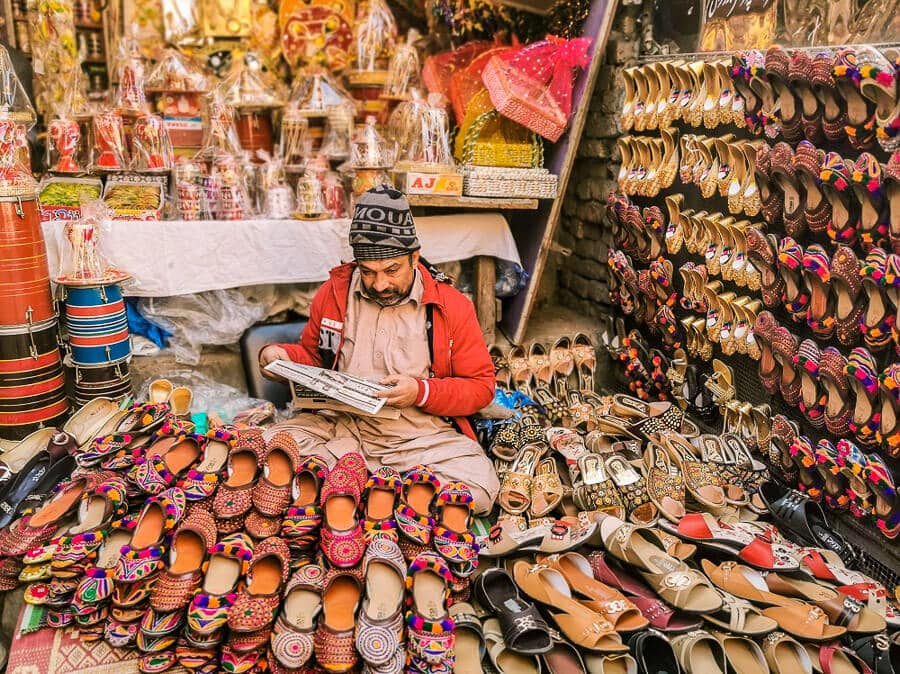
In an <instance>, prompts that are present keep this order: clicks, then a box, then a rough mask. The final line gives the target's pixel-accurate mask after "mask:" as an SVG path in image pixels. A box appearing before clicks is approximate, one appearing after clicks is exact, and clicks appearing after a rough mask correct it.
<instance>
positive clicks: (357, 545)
mask: <svg viewBox="0 0 900 674" xmlns="http://www.w3.org/2000/svg"><path fill="white" fill-rule="evenodd" d="M354 456H358V455H354V454H345V455H344V456H342V457H341V458H340V459H338V461H337V463H336V464H335V465H334V468H332V469H331V471H330V472H329V473H328V477H326V478H325V483H324V484H323V485H322V495H321V499H320V500H321V503H322V530H321V534H320V535H321V541H322V552H323V553H324V555H325V557H326V559H328V561H329V562H330V563H331V564H332V565H333V566H336V567H339V568H347V567H353V566H356V565H357V564H359V562H360V561H361V560H362V557H363V553H364V552H365V549H366V542H365V536H364V535H363V530H362V525H361V524H360V521H359V513H358V511H359V502H360V499H361V497H362V487H361V486H360V483H359V479H358V473H357V472H356V471H354V470H353V469H352V465H351V462H352V461H353V460H354V459H352V458H350V459H348V457H354ZM348 465H350V466H351V467H350V468H348Z"/></svg>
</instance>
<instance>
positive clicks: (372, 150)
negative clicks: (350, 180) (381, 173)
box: [350, 116, 397, 169]
mask: <svg viewBox="0 0 900 674" xmlns="http://www.w3.org/2000/svg"><path fill="white" fill-rule="evenodd" d="M396 161H397V143H396V142H395V141H393V140H388V139H386V138H385V137H384V136H382V135H381V134H380V133H379V132H378V128H377V127H376V120H375V117H372V116H369V117H366V123H365V126H363V127H362V128H361V129H360V130H359V131H358V132H357V133H356V135H355V136H354V138H353V142H351V143H350V164H351V165H352V166H353V168H355V169H389V168H391V167H393V165H394V163H395V162H396Z"/></svg>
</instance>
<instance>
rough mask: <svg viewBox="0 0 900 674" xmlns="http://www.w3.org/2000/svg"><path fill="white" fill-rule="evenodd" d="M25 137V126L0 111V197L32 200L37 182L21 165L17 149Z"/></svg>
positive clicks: (28, 169) (23, 165)
mask: <svg viewBox="0 0 900 674" xmlns="http://www.w3.org/2000/svg"><path fill="white" fill-rule="evenodd" d="M24 135H25V126H24V125H23V124H20V123H19V122H17V121H15V120H14V119H12V118H10V117H9V115H8V114H6V113H4V112H2V111H0V197H26V198H29V199H34V198H35V196H36V193H37V182H36V181H35V179H34V177H33V176H32V175H31V167H30V166H26V165H25V164H23V163H22V161H21V158H20V155H19V153H18V147H19V144H20V143H21V139H22V137H24Z"/></svg>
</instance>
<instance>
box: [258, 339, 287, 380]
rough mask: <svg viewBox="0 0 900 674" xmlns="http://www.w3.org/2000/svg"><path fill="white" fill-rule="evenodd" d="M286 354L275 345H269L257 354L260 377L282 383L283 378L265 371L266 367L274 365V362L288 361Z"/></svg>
mask: <svg viewBox="0 0 900 674" xmlns="http://www.w3.org/2000/svg"><path fill="white" fill-rule="evenodd" d="M290 359H291V358H290V356H288V352H287V351H285V350H284V349H283V348H282V347H280V346H278V345H277V344H269V346H267V347H266V348H264V349H263V350H262V351H260V352H259V371H260V372H261V373H262V376H263V377H265V378H266V379H271V380H272V381H284V377H279V376H278V375H276V374H272V373H271V372H269V371H268V370H267V369H266V365H268V364H269V363H274V362H275V361H276V360H290Z"/></svg>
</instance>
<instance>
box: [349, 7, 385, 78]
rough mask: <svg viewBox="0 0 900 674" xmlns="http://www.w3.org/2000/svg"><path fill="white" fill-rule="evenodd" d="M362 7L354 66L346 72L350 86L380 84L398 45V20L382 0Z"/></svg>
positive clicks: (358, 20) (357, 26) (355, 38)
mask: <svg viewBox="0 0 900 674" xmlns="http://www.w3.org/2000/svg"><path fill="white" fill-rule="evenodd" d="M364 7H365V9H364V14H363V15H362V16H361V17H358V18H357V21H356V30H355V35H354V41H353V64H354V66H355V69H354V70H351V71H349V72H348V73H347V80H348V82H349V83H350V84H351V85H359V84H377V85H382V86H383V85H384V83H385V82H386V81H387V70H388V64H389V63H390V59H391V56H392V55H393V53H394V50H395V48H396V45H397V22H396V21H395V20H394V15H393V13H392V12H391V10H390V8H389V7H388V6H387V3H386V2H385V0H370V1H369V2H368V4H367V5H364Z"/></svg>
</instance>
